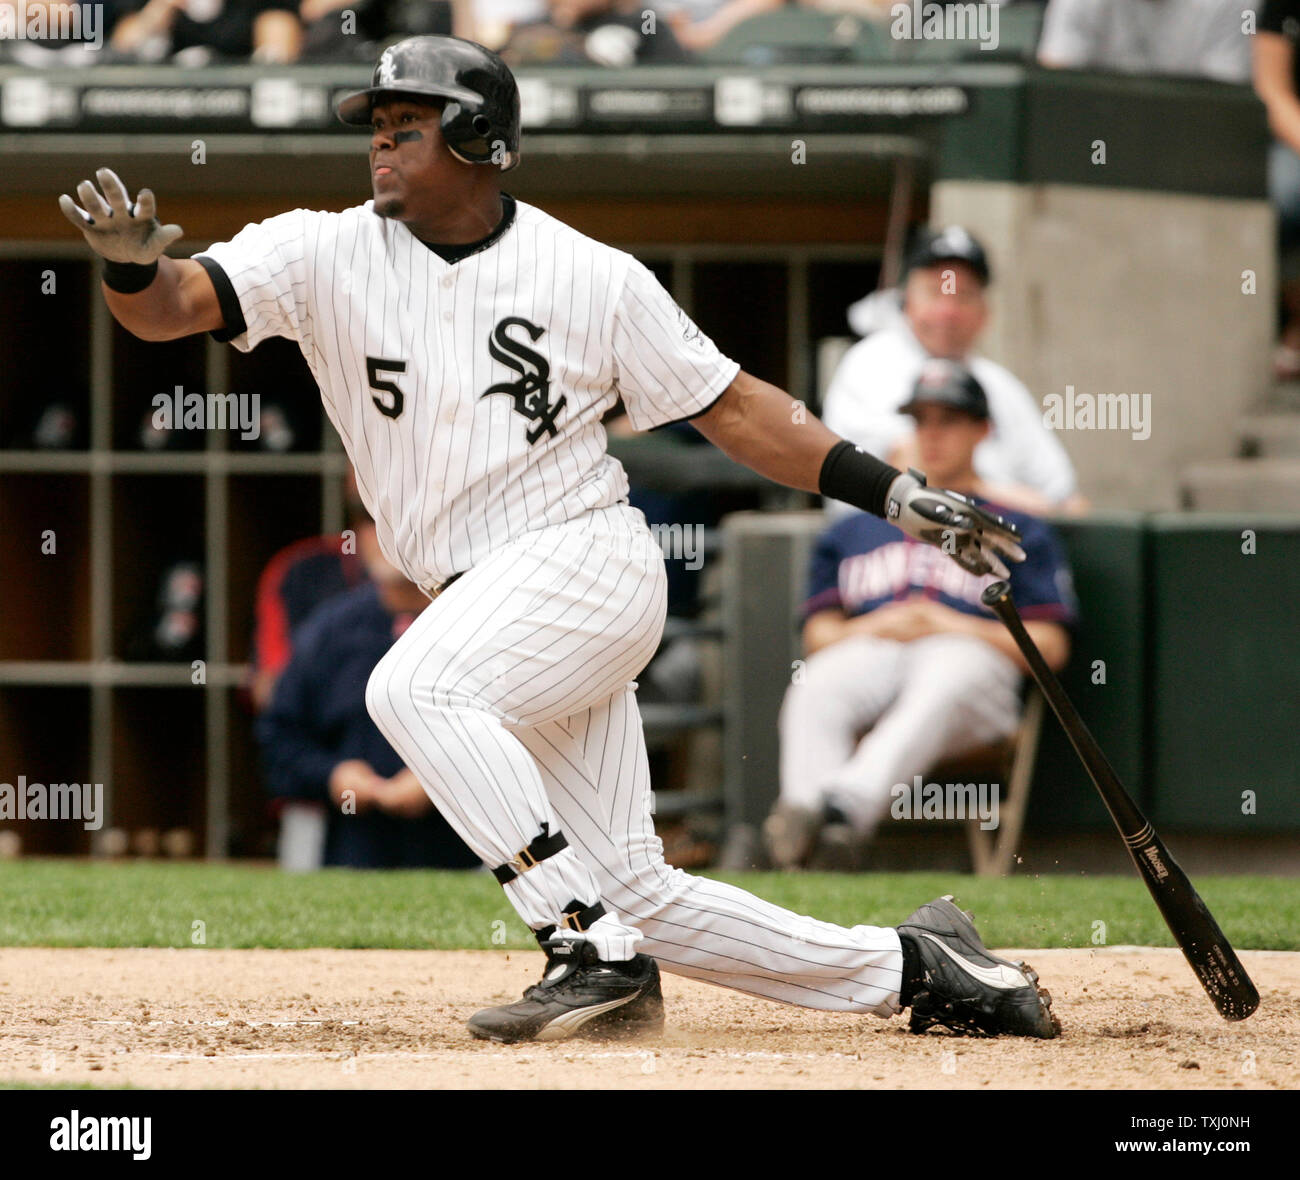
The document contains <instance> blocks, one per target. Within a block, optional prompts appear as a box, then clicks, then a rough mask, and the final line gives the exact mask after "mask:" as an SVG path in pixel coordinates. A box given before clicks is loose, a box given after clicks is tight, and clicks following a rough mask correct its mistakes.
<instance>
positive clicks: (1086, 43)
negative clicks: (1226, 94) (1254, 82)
mask: <svg viewBox="0 0 1300 1180" xmlns="http://www.w3.org/2000/svg"><path fill="white" fill-rule="evenodd" d="M1258 4H1259V0H1050V3H1049V4H1048V6H1047V13H1046V15H1045V16H1044V18H1043V33H1042V37H1041V38H1040V40H1039V42H1038V60H1039V62H1041V63H1042V64H1043V65H1045V66H1055V67H1058V68H1063V69H1076V70H1086V69H1091V70H1114V71H1115V72H1117V73H1121V74H1175V75H1183V76H1187V77H1198V78H1217V79H1218V80H1219V81H1221V82H1245V81H1246V80H1247V79H1248V78H1249V77H1250V44H1249V38H1248V36H1247V32H1248V29H1249V26H1248V25H1247V24H1246V18H1245V13H1246V12H1248V11H1253V10H1254V9H1255V8H1256V7H1258Z"/></svg>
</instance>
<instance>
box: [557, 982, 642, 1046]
mask: <svg viewBox="0 0 1300 1180" xmlns="http://www.w3.org/2000/svg"><path fill="white" fill-rule="evenodd" d="M639 994H640V993H634V994H632V995H630V996H624V997H623V999H621V1000H610V1001H609V1002H608V1003H605V1004H592V1005H591V1006H590V1007H588V1008H574V1009H573V1010H572V1011H569V1012H565V1013H562V1014H561V1015H559V1016H557V1017H556V1018H555V1019H554V1020H552V1021H551V1022H550V1024H548V1025H546V1026H545V1027H544V1028H543V1029H542V1030H541V1032H539V1033H538V1034H537V1035H536V1036H535V1037H534V1038H533V1040H535V1041H562V1040H564V1038H565V1037H571V1036H573V1034H574V1033H576V1032H577V1031H578V1029H580V1028H581V1027H582V1026H583V1025H584V1024H586V1023H587V1021H589V1020H594V1019H595V1018H596V1017H597V1016H600V1015H601V1014H602V1013H604V1012H610V1011H612V1010H613V1009H615V1008H621V1007H622V1006H623V1005H624V1004H630V1003H631V1002H632V1001H633V1000H635V999H636V998H637V995H639Z"/></svg>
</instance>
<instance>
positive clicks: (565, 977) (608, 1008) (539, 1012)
mask: <svg viewBox="0 0 1300 1180" xmlns="http://www.w3.org/2000/svg"><path fill="white" fill-rule="evenodd" d="M541 945H542V949H543V950H544V951H545V952H546V974H545V975H544V976H543V977H542V982H541V983H537V984H534V985H533V986H532V987H530V988H529V989H528V990H527V991H526V992H524V998H523V999H522V1000H520V1001H518V1002H517V1003H514V1004H506V1005H505V1006H503V1007H501V1008H486V1009H484V1010H483V1011H482V1012H479V1013H477V1014H476V1015H474V1016H472V1017H471V1018H470V1021H469V1031H470V1032H472V1033H473V1034H474V1035H475V1036H476V1037H479V1038H481V1039H483V1040H487V1041H500V1042H502V1043H503V1044H507V1045H510V1044H514V1043H515V1042H516V1041H562V1040H564V1039H565V1038H566V1037H571V1036H574V1035H575V1034H576V1033H578V1032H581V1033H582V1034H583V1035H584V1036H597V1037H604V1038H610V1039H617V1038H620V1037H627V1036H635V1035H639V1034H642V1033H657V1032H662V1031H663V1027H664V997H663V991H662V990H661V988H660V986H659V965H658V964H657V963H656V962H655V961H654V960H653V959H652V958H651V957H650V956H649V955H635V956H633V957H632V958H631V959H628V960H627V961H626V962H622V963H606V962H604V961H602V960H601V959H598V958H597V957H596V948H595V947H593V946H592V945H591V943H589V942H587V941H585V940H582V941H573V940H569V939H550V940H548V941H546V942H543V943H542V944H541Z"/></svg>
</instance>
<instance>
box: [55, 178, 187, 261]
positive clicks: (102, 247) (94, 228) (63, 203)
mask: <svg viewBox="0 0 1300 1180" xmlns="http://www.w3.org/2000/svg"><path fill="white" fill-rule="evenodd" d="M95 176H96V178H97V179H98V180H99V184H100V188H102V189H103V190H104V195H103V196H102V197H101V196H100V195H99V190H98V189H96V188H95V186H94V185H93V184H92V183H91V182H90V181H89V180H83V181H82V182H81V183H80V184H79V185H77V196H78V197H80V198H81V205H78V204H77V202H76V201H74V200H73V199H72V198H71V197H69V196H68V195H67V194H66V193H65V194H64V195H63V196H61V197H60V198H59V208H60V209H62V210H63V215H64V217H66V218H67V219H68V220H69V221H70V222H72V224H73V225H75V226H76V227H77V228H78V229H79V230H81V232H82V233H83V234H85V235H86V241H87V242H89V243H90V248H91V249H92V250H94V251H95V253H96V254H100V255H102V256H103V257H104V258H107V259H108V260H109V261H110V262H134V263H137V264H138V265H141V266H148V265H149V263H151V262H157V261H158V259H159V257H160V256H161V255H162V254H163V252H164V251H165V250H166V249H167V247H168V246H170V245H171V244H172V243H173V242H174V241H176V240H177V238H179V237H181V236H182V235H183V234H184V232H185V231H184V230H182V229H181V227H180V226H179V225H159V223H158V218H157V216H156V209H155V206H154V199H153V193H151V192H150V191H149V190H148V189H147V188H142V189H141V190H140V195H139V196H138V197H136V199H135V202H134V203H132V201H131V198H130V196H129V195H128V193H127V191H126V185H124V184H123V183H122V182H121V181H120V180H119V179H118V178H117V173H116V172H114V171H113V170H112V169H111V168H100V169H99V170H98V171H97V172H96V173H95ZM82 206H85V207H84V208H83V207H82Z"/></svg>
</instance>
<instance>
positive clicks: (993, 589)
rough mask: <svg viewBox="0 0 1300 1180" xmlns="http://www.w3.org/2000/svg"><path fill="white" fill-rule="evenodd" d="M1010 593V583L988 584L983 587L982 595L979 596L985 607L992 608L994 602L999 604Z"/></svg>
mask: <svg viewBox="0 0 1300 1180" xmlns="http://www.w3.org/2000/svg"><path fill="white" fill-rule="evenodd" d="M1010 593H1011V583H1010V582H990V583H989V584H988V585H987V586H985V587H984V593H983V594H981V595H980V601H981V602H983V603H984V605H985V606H992V605H993V604H994V603H995V602H1000V601H1001V600H1002V599H1004V598H1005V597H1006V596H1007V595H1008V594H1010Z"/></svg>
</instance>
